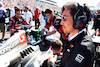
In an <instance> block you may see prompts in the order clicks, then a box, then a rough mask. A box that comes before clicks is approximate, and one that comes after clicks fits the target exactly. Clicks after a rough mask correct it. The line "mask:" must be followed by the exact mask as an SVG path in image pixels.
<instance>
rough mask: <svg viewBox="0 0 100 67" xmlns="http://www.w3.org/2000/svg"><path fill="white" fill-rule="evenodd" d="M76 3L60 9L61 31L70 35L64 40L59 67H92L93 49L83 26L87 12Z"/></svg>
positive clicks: (67, 4) (70, 3)
mask: <svg viewBox="0 0 100 67" xmlns="http://www.w3.org/2000/svg"><path fill="white" fill-rule="evenodd" d="M85 10H86V9H84V7H82V6H80V5H79V4H77V3H74V2H69V3H66V4H65V5H64V6H63V7H62V21H61V23H60V24H61V25H62V29H63V31H64V33H66V34H67V33H70V34H69V35H68V37H67V38H66V41H65V44H64V49H63V58H62V60H61V64H60V67H92V61H93V60H92V59H93V57H94V47H93V42H92V40H91V38H90V37H89V36H88V35H87V33H86V30H85V25H86V23H87V22H88V21H87V20H88V19H89V17H87V14H86V13H87V12H88V11H85Z"/></svg>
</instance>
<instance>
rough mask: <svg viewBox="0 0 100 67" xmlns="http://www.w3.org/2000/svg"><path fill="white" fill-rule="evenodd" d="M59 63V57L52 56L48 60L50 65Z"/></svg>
mask: <svg viewBox="0 0 100 67" xmlns="http://www.w3.org/2000/svg"><path fill="white" fill-rule="evenodd" d="M56 61H57V55H52V56H50V57H49V59H48V63H49V62H52V63H53V64H54V63H55V62H56Z"/></svg>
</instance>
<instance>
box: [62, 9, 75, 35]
mask: <svg viewBox="0 0 100 67" xmlns="http://www.w3.org/2000/svg"><path fill="white" fill-rule="evenodd" d="M73 22H74V21H73V17H72V16H71V15H70V10H69V9H65V10H64V11H63V13H62V21H61V23H60V24H61V25H62V29H63V31H64V33H66V34H67V33H71V32H73V31H74V28H73Z"/></svg>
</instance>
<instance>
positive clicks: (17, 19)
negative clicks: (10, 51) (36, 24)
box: [8, 8, 28, 36]
mask: <svg viewBox="0 0 100 67" xmlns="http://www.w3.org/2000/svg"><path fill="white" fill-rule="evenodd" d="M23 24H24V25H28V24H27V22H26V21H25V20H24V17H23V16H22V15H21V10H20V9H19V8H17V9H16V10H15V16H13V17H12V18H10V21H9V27H8V29H9V30H10V34H11V36H12V35H13V34H14V33H15V32H18V31H17V30H20V29H21V26H20V25H23Z"/></svg>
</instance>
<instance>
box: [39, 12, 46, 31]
mask: <svg viewBox="0 0 100 67" xmlns="http://www.w3.org/2000/svg"><path fill="white" fill-rule="evenodd" d="M39 20H40V24H41V26H42V29H43V28H44V26H45V25H46V22H45V19H44V12H43V11H42V12H41V14H40V16H39Z"/></svg>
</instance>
